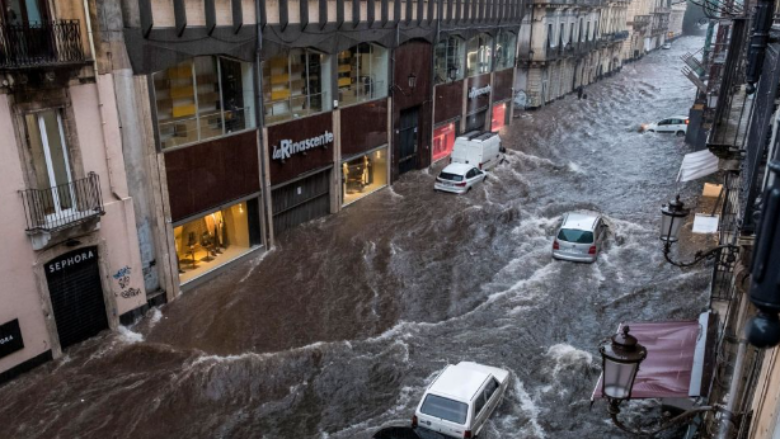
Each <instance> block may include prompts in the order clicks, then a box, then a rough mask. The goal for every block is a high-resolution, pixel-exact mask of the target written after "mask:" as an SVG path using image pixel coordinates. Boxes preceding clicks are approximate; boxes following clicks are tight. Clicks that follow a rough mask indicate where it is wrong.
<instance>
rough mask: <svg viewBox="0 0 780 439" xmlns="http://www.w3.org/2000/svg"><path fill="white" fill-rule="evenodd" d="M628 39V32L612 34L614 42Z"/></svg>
mask: <svg viewBox="0 0 780 439" xmlns="http://www.w3.org/2000/svg"><path fill="white" fill-rule="evenodd" d="M627 39H628V31H627V30H622V31H620V32H615V33H614V34H612V41H623V40H627Z"/></svg>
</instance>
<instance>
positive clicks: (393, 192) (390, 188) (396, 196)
mask: <svg viewBox="0 0 780 439" xmlns="http://www.w3.org/2000/svg"><path fill="white" fill-rule="evenodd" d="M386 190H387V191H388V192H390V196H391V197H392V198H399V199H403V198H404V196H403V195H401V194H399V193H398V192H396V191H395V189H394V188H393V186H388V187H387V189H386Z"/></svg>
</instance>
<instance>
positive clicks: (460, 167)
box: [441, 163, 474, 175]
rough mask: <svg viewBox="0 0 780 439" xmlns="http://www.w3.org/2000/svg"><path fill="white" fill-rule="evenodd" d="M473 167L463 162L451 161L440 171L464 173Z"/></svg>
mask: <svg viewBox="0 0 780 439" xmlns="http://www.w3.org/2000/svg"><path fill="white" fill-rule="evenodd" d="M473 167H474V166H471V165H467V164H465V163H453V164H451V165H447V167H446V168H444V169H442V171H441V172H446V173H448V174H457V175H465V174H466V173H467V172H469V171H470V170H471V168H473Z"/></svg>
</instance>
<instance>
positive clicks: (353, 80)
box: [338, 43, 388, 106]
mask: <svg viewBox="0 0 780 439" xmlns="http://www.w3.org/2000/svg"><path fill="white" fill-rule="evenodd" d="M387 61H388V52H387V49H385V48H384V47H382V46H379V45H376V44H370V43H360V44H358V45H357V46H354V47H351V48H349V49H347V50H345V51H343V52H341V53H339V65H338V75H339V76H338V88H339V97H338V99H339V104H340V105H341V106H344V105H352V104H356V103H359V102H365V101H370V100H373V99H379V98H383V97H386V96H387Z"/></svg>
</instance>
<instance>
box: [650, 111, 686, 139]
mask: <svg viewBox="0 0 780 439" xmlns="http://www.w3.org/2000/svg"><path fill="white" fill-rule="evenodd" d="M688 122H690V120H689V119H688V116H672V117H667V118H666V119H662V120H659V121H658V122H655V123H651V124H646V125H642V130H643V131H648V132H651V133H653V132H659V133H675V134H677V135H678V136H684V135H685V133H687V132H688Z"/></svg>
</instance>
